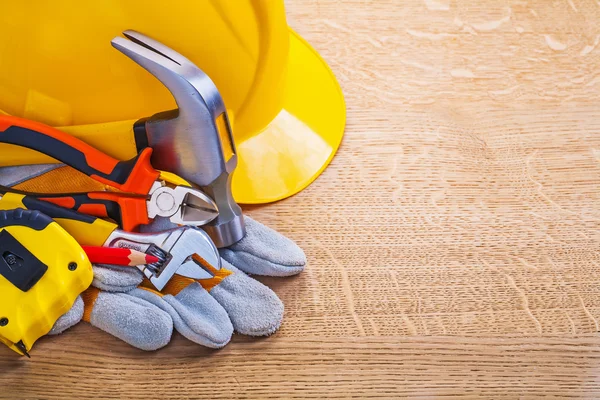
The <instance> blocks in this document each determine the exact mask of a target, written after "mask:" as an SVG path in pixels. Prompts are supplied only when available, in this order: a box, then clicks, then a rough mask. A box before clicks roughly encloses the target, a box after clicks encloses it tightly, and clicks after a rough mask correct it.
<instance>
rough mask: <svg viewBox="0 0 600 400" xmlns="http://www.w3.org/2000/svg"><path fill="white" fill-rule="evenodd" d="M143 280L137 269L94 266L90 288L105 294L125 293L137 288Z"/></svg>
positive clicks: (104, 265) (102, 265)
mask: <svg viewBox="0 0 600 400" xmlns="http://www.w3.org/2000/svg"><path fill="white" fill-rule="evenodd" d="M143 280H144V276H143V274H142V273H141V272H140V270H139V269H137V268H133V267H120V266H117V265H106V264H96V265H94V280H93V281H92V286H94V287H96V288H98V289H102V290H105V291H107V292H121V293H127V292H130V291H132V290H133V289H135V288H136V287H138V286H139V285H140V284H141V283H142V281H143Z"/></svg>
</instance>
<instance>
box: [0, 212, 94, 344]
mask: <svg viewBox="0 0 600 400" xmlns="http://www.w3.org/2000/svg"><path fill="white" fill-rule="evenodd" d="M92 279H93V272H92V265H91V264H90V261H89V260H88V258H87V256H86V254H85V252H84V251H83V249H82V248H81V246H80V245H79V244H78V243H77V241H75V239H73V238H72V237H71V236H70V235H69V234H68V233H67V232H66V231H65V230H64V229H63V228H61V227H60V226H59V225H58V224H57V223H56V222H54V221H53V220H52V219H51V218H50V217H48V216H46V215H44V214H42V213H40V212H38V211H29V210H23V209H15V210H5V211H0V341H1V342H2V343H4V344H6V345H7V346H8V347H10V348H11V349H12V350H14V351H16V352H17V353H19V354H21V355H28V352H29V350H30V349H31V347H32V346H33V344H34V343H35V342H36V340H38V339H39V338H40V337H41V336H44V335H46V334H47V333H48V332H49V331H50V330H51V329H52V327H53V326H54V323H55V322H56V321H57V320H58V318H60V317H61V316H62V315H63V314H65V313H66V312H67V311H69V310H70V309H71V307H72V306H73V303H74V302H75V300H76V299H77V296H79V294H81V292H83V291H84V290H85V289H87V288H88V287H89V286H90V285H91V283H92Z"/></svg>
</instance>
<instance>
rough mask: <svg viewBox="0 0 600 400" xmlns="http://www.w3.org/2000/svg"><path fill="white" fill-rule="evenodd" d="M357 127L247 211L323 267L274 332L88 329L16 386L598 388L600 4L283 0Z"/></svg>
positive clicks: (21, 371)
mask: <svg viewBox="0 0 600 400" xmlns="http://www.w3.org/2000/svg"><path fill="white" fill-rule="evenodd" d="M286 4H287V8H288V15H289V23H290V25H291V26H292V27H294V28H295V29H296V30H297V31H298V32H300V33H301V34H302V35H303V36H304V37H305V38H306V39H307V40H308V41H309V42H310V43H312V44H313V45H314V46H315V48H316V49H318V51H319V52H321V54H322V55H323V57H324V58H325V59H326V60H327V61H328V62H329V64H330V65H331V67H332V69H333V70H334V72H335V73H336V75H337V76H338V78H339V80H340V82H341V85H342V87H343V90H344V93H345V95H346V100H347V105H348V129H347V136H346V138H345V140H344V143H343V145H342V147H341V149H340V153H339V154H338V156H337V157H336V158H335V159H334V161H333V163H332V165H331V167H330V168H329V169H327V171H326V172H325V173H324V174H323V176H321V177H320V178H319V179H318V180H317V181H316V182H315V183H314V184H313V185H312V186H310V188H308V189H307V190H305V191H304V192H302V193H301V194H299V195H297V196H295V197H294V198H291V199H288V200H285V201H282V202H280V203H277V204H273V205H268V206H261V207H252V208H247V209H246V210H247V212H248V213H249V214H250V215H252V216H253V217H255V218H256V219H257V220H259V221H262V222H264V223H266V224H268V225H270V226H272V227H273V228H276V229H278V230H279V231H281V232H282V233H284V234H286V235H288V236H289V237H291V238H293V239H294V240H296V241H297V242H298V243H299V244H300V245H301V246H302V247H303V248H304V249H305V250H306V253H307V255H308V258H309V261H310V266H309V268H307V270H306V272H305V273H304V274H302V275H301V276H298V277H294V278H289V279H274V278H273V279H263V282H265V283H267V284H268V285H270V286H271V287H273V288H274V290H275V291H276V292H277V293H278V294H279V295H280V297H281V298H282V300H283V301H284V302H285V304H286V307H287V308H286V319H285V322H284V325H283V327H282V329H281V331H280V332H279V333H277V334H276V335H274V336H273V337H270V338H266V339H260V340H254V339H248V338H241V337H236V338H235V340H234V341H233V342H232V343H231V344H230V345H229V346H228V347H227V348H225V349H224V350H221V351H208V350H205V349H202V348H200V347H198V346H195V345H193V344H191V343H189V342H188V341H186V340H185V339H183V338H182V337H180V336H176V337H175V338H174V341H173V343H172V344H171V345H169V346H168V347H167V348H166V349H164V350H162V351H159V352H156V353H151V354H148V353H144V352H141V351H137V350H135V349H132V348H130V347H128V346H127V345H125V344H123V343H121V342H120V341H118V340H117V339H114V338H112V337H111V336H109V335H107V334H105V333H103V332H100V331H98V330H97V329H94V328H92V327H90V326H89V325H80V326H77V327H76V328H75V329H72V330H71V331H69V332H67V333H65V334H64V335H62V336H61V337H59V338H51V339H44V340H42V341H41V342H40V343H39V345H37V346H36V349H35V359H34V360H31V361H30V360H24V359H17V358H15V357H14V356H13V354H12V353H11V352H10V351H8V350H6V349H0V384H1V386H0V387H1V389H0V397H3V398H11V399H14V398H56V399H59V398H60V399H62V398H67V397H79V398H81V397H83V396H86V397H94V398H133V397H144V398H150V397H168V398H191V397H204V398H213V399H214V398H306V397H308V398H324V397H330V398H351V397H355V398H366V397H387V398H397V397H400V396H410V397H415V396H425V397H441V396H447V397H452V396H458V395H466V396H471V397H477V396H481V397H486V398H492V397H493V398H499V397H508V398H516V397H531V396H541V395H550V396H552V395H553V396H557V397H565V396H573V397H587V398H597V397H600V368H598V366H599V365H600V338H599V334H598V330H599V329H598V324H599V323H598V318H600V264H599V263H600V253H599V250H600V245H599V239H600V188H599V183H600V178H599V176H600V175H599V173H600V164H599V161H600V25H598V21H600V2H598V1H597V0H565V1H552V2H550V1H546V0H537V1H529V2H525V1H517V0H507V1H502V2H500V1H493V0H486V1H482V0H477V1H475V0H472V1H460V2H459V1H454V0H407V1H392V0H385V1H384V0H378V1H371V2H369V1H363V0H345V1H333V0H294V1H292V0H290V1H288V2H287V3H286Z"/></svg>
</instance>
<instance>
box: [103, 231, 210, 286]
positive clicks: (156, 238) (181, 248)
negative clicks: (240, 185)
mask: <svg viewBox="0 0 600 400" xmlns="http://www.w3.org/2000/svg"><path fill="white" fill-rule="evenodd" d="M104 245H105V246H110V247H121V248H128V249H135V250H138V251H141V252H144V253H148V254H153V255H156V256H157V257H159V258H162V259H163V260H164V261H163V262H161V263H159V264H156V265H148V266H140V267H138V268H139V269H140V270H141V271H142V273H143V274H144V275H145V276H146V278H148V280H150V282H151V283H152V284H153V285H154V287H156V289H158V290H162V289H163V288H164V287H165V285H166V284H167V283H168V282H169V281H170V280H171V278H172V277H173V275H175V274H177V275H181V276H185V277H188V278H192V279H211V278H212V277H213V276H214V275H213V272H214V271H218V270H220V269H221V257H220V255H219V251H218V250H217V248H216V247H215V245H214V243H213V242H212V240H211V239H210V237H209V236H208V235H207V234H206V233H205V232H204V231H202V230H199V229H196V228H192V227H187V226H186V227H181V228H175V229H171V230H167V231H163V232H159V233H130V232H124V231H121V230H115V231H114V232H113V233H111V235H110V237H109V238H108V239H107V240H106V242H105V244H104Z"/></svg>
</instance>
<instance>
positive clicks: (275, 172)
mask: <svg viewBox="0 0 600 400" xmlns="http://www.w3.org/2000/svg"><path fill="white" fill-rule="evenodd" d="M289 35H290V47H289V52H290V53H289V63H288V66H287V77H286V82H285V93H284V102H283V108H282V110H281V112H280V113H279V114H278V115H277V117H276V118H275V119H274V120H273V121H272V122H271V123H270V124H269V125H268V126H267V127H266V128H265V129H263V130H262V131H261V132H259V133H257V134H255V135H252V136H251V137H250V138H249V139H247V140H245V141H243V142H238V143H236V145H237V151H238V156H239V163H238V167H237V169H236V171H235V173H234V176H233V195H234V198H235V199H236V201H237V202H239V203H242V204H263V203H270V202H274V201H278V200H281V199H284V198H287V197H289V196H292V195H294V194H296V193H298V192H299V191H301V190H302V189H304V188H306V187H307V186H308V185H310V184H311V183H312V182H313V181H314V180H315V179H316V178H317V177H318V176H319V175H320V174H321V173H322V172H323V170H324V169H325V168H326V167H327V166H328V165H329V163H330V162H331V160H332V159H333V157H334V156H335V154H336V152H337V150H338V148H339V146H340V144H341V142H342V137H343V136H344V129H345V125H346V106H345V102H344V96H343V94H342V90H341V88H340V85H339V83H338V81H337V79H336V78H335V76H334V75H333V72H332V71H331V69H330V68H329V66H328V65H327V64H326V63H325V61H324V60H323V59H322V58H321V56H320V55H319V54H318V53H317V52H316V51H315V50H314V49H313V48H312V47H311V46H310V44H308V43H307V42H306V41H305V40H304V39H302V38H301V37H300V36H299V35H298V34H297V33H296V32H294V31H293V30H292V29H290V30H289Z"/></svg>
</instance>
